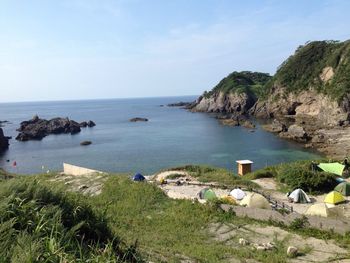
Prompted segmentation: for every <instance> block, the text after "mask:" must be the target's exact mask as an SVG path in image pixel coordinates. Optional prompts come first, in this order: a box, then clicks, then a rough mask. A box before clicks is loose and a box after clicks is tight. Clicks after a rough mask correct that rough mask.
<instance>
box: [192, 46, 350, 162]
mask: <svg viewBox="0 0 350 263" xmlns="http://www.w3.org/2000/svg"><path fill="white" fill-rule="evenodd" d="M248 73H249V74H248V75H247V72H234V73H232V74H230V75H229V76H228V77H226V78H224V79H223V80H222V81H221V82H220V83H219V84H218V85H217V86H216V87H214V88H213V90H212V91H210V92H205V93H204V94H203V95H202V96H200V97H199V98H198V99H197V101H196V103H195V104H194V106H193V109H192V110H193V111H202V112H217V113H222V114H227V115H226V116H227V117H228V118H230V119H231V118H232V116H241V115H245V116H251V117H254V118H264V119H267V120H269V119H270V120H271V123H270V125H267V126H266V129H268V130H270V131H272V132H276V133H278V134H279V136H280V137H283V138H288V139H292V140H296V141H299V142H303V143H305V145H306V146H308V147H314V148H317V149H319V150H321V151H323V152H325V153H327V155H331V156H334V155H337V152H339V151H340V150H338V149H337V147H338V148H342V151H341V152H342V155H348V154H350V136H349V138H348V137H345V134H347V132H346V131H348V132H350V125H349V121H350V40H348V41H345V42H338V41H315V42H310V43H306V44H305V45H303V46H300V47H298V48H297V50H296V51H295V53H294V54H293V55H292V56H290V57H289V58H288V59H287V60H286V61H284V62H283V63H282V64H281V66H280V67H279V68H278V70H277V72H276V74H275V75H274V76H273V77H270V76H268V75H267V74H264V73H256V72H248ZM252 76H254V77H255V78H249V77H252ZM257 76H258V78H257ZM257 80H258V81H257ZM273 120H274V121H273ZM334 131H337V132H334ZM343 131H345V132H343ZM337 134H343V135H344V136H337ZM331 145H332V146H331ZM334 145H335V146H334ZM330 147H331V148H332V150H329V148H330Z"/></svg>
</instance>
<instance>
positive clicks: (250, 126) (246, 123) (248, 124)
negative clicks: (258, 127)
mask: <svg viewBox="0 0 350 263" xmlns="http://www.w3.org/2000/svg"><path fill="white" fill-rule="evenodd" d="M241 125H242V126H243V127H244V128H247V129H254V128H255V124H254V123H252V122H251V121H250V120H245V121H244V122H243V123H242V124H241Z"/></svg>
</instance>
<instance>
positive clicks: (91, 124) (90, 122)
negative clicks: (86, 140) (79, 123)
mask: <svg viewBox="0 0 350 263" xmlns="http://www.w3.org/2000/svg"><path fill="white" fill-rule="evenodd" d="M87 126H89V127H90V128H91V127H95V126H96V123H94V122H93V121H91V120H90V121H88V123H87Z"/></svg>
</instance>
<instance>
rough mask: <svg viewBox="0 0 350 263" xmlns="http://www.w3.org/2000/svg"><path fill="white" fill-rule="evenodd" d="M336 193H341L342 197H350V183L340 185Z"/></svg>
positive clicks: (336, 188)
mask: <svg viewBox="0 0 350 263" xmlns="http://www.w3.org/2000/svg"><path fill="white" fill-rule="evenodd" d="M334 190H335V191H337V192H339V193H341V194H342V195H345V196H349V195H350V183H348V182H342V183H340V184H338V185H337V186H336V187H335V188H334Z"/></svg>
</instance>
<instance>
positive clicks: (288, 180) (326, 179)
mask: <svg viewBox="0 0 350 263" xmlns="http://www.w3.org/2000/svg"><path fill="white" fill-rule="evenodd" d="M277 179H278V181H279V182H280V183H284V184H286V185H287V186H288V187H289V188H290V190H293V189H296V188H302V189H303V190H304V191H307V192H310V193H325V192H329V191H330V190H332V189H333V188H334V187H335V186H336V184H337V183H336V176H335V175H333V174H329V173H325V172H318V171H311V170H309V169H305V168H304V167H294V168H293V169H291V168H290V167H286V169H283V170H282V171H281V172H280V173H279V174H278V176H277Z"/></svg>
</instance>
